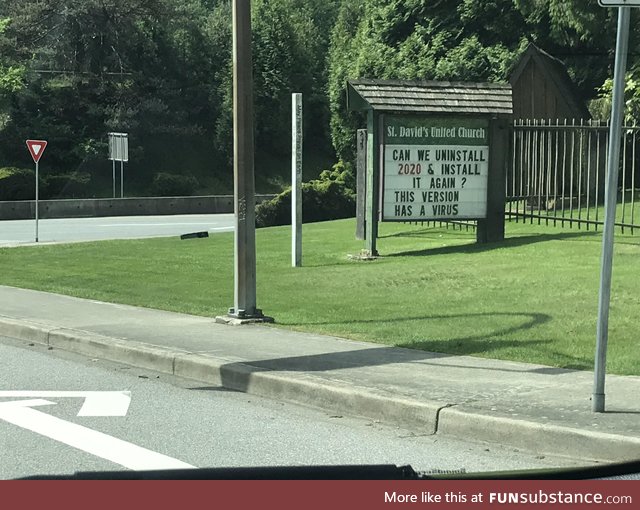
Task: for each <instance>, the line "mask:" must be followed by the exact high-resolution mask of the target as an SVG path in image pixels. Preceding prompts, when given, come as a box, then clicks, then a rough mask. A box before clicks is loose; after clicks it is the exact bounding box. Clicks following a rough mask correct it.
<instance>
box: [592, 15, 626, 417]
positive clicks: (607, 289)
mask: <svg viewBox="0 0 640 510" xmlns="http://www.w3.org/2000/svg"><path fill="white" fill-rule="evenodd" d="M630 17H631V9H630V8H629V7H620V8H619V9H618V38H617V42H616V63H615V70H614V76H613V97H612V104H611V127H610V134H609V140H610V144H609V156H608V164H607V167H608V173H609V174H608V177H607V185H606V186H607V188H606V194H605V209H606V213H605V221H604V232H603V234H602V260H601V271H600V293H599V299H598V329H597V339H596V356H595V368H594V384H593V398H592V408H593V412H596V413H602V412H604V410H605V392H604V386H605V374H606V364H607V342H608V339H609V305H610V302H611V273H612V268H613V237H614V230H615V221H616V204H617V201H618V200H617V199H618V166H619V164H620V141H621V138H622V122H623V120H624V89H625V73H626V70H627V51H628V49H629V20H630ZM623 192H624V190H623Z"/></svg>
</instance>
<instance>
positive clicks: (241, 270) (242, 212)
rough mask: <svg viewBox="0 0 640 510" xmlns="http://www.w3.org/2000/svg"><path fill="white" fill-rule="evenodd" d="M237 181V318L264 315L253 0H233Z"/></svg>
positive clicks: (234, 167)
mask: <svg viewBox="0 0 640 510" xmlns="http://www.w3.org/2000/svg"><path fill="white" fill-rule="evenodd" d="M233 106H234V107H233V130H234V133H233V156H234V157H233V177H234V179H233V181H234V192H235V249H234V251H235V263H234V283H235V285H234V308H233V309H232V310H230V315H231V316H234V317H236V318H240V319H243V318H252V317H258V316H261V315H262V314H261V312H260V311H259V310H258V309H257V308H256V241H255V190H254V186H255V183H254V168H253V166H254V141H253V75H252V52H251V2H250V0H234V2H233Z"/></svg>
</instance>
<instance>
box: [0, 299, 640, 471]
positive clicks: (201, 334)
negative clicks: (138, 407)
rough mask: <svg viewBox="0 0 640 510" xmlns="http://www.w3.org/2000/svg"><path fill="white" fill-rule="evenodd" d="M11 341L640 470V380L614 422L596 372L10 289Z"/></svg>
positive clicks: (614, 404)
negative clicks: (594, 402) (596, 389)
mask: <svg viewBox="0 0 640 510" xmlns="http://www.w3.org/2000/svg"><path fill="white" fill-rule="evenodd" d="M0 335H2V336H8V337H12V338H17V339H21V340H24V341H26V342H38V343H43V344H48V345H49V346H51V347H53V348H59V349H64V350H69V351H73V352H76V353H80V354H83V355H86V356H89V357H92V358H104V359H109V360H113V361H118V362H122V363H127V364H130V365H134V366H139V367H142V368H148V369H153V370H156V371H159V372H164V373H170V374H175V375H177V376H181V377H186V378H191V379H196V380H199V381H202V382H205V383H208V384H212V385H222V386H225V387H227V388H230V389H234V390H239V391H244V392H248V393H252V394H256V395H261V396H265V397H269V398H274V399H282V400H287V401H291V402H296V403H300V404H304V405H312V406H316V407H320V408H323V409H326V410H330V411H332V412H336V413H340V414H351V415H358V416H363V417H367V418H371V419H374V420H380V421H381V422H384V423H388V424H392V425H398V426H400V427H404V428H407V429H409V430H412V431H414V432H416V433H419V434H434V433H438V434H447V435H451V436H457V437H461V438H466V439H471V440H481V441H489V442H497V443H500V444H503V445H510V446H513V447H516V448H523V449H527V450H531V451H534V452H538V453H540V454H553V455H566V456H570V457H575V458H582V459H585V460H600V461H613V462H618V461H623V460H637V459H640V377H621V376H608V379H607V411H608V412H607V413H604V414H594V413H592V412H591V403H590V397H591V392H592V384H593V375H592V373H591V372H580V371H572V370H561V369H556V368H550V367H545V366H539V365H529V364H524V363H513V362H506V361H495V360H485V359H479V358H472V357H466V356H452V355H446V354H433V353H428V352H422V351H415V350H409V349H399V348H389V347H384V346H380V345H376V344H369V343H364V342H354V341H349V340H344V339H340V338H333V337H327V336H318V335H312V334H306V333H296V332H291V331H286V330H281V329H277V328H274V327H266V326H240V327H238V326H235V327H234V326H225V325H220V324H216V323H215V320H214V319H213V318H211V319H209V318H203V317H194V316H190V315H183V314H177V313H170V312H162V311H157V310H150V309H145V308H136V307H131V306H124V305H117V304H109V303H101V302H97V301H89V300H83V299H76V298H71V297H67V296H60V295H55V294H48V293H43V292H36V291H30V290H23V289H16V288H12V287H2V286H0ZM5 362H7V361H6V360H5ZM25 389H33V388H25Z"/></svg>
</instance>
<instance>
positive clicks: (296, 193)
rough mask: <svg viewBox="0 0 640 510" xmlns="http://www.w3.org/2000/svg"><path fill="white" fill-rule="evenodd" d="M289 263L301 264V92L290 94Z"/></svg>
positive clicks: (298, 265) (296, 265) (293, 264)
mask: <svg viewBox="0 0 640 510" xmlns="http://www.w3.org/2000/svg"><path fill="white" fill-rule="evenodd" d="M291 106H292V108H291V112H292V113H291V116H292V126H291V127H292V140H291V145H292V147H291V149H292V151H291V265H292V266H293V267H300V266H302V94H292V95H291Z"/></svg>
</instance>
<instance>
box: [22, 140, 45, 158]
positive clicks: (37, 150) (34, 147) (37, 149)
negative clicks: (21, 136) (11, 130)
mask: <svg viewBox="0 0 640 510" xmlns="http://www.w3.org/2000/svg"><path fill="white" fill-rule="evenodd" d="M27 147H28V148H29V152H30V153H31V157H32V158H33V162H34V163H37V162H38V161H40V158H41V157H42V154H44V149H45V148H46V147H47V142H46V141H45V140H27Z"/></svg>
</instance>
